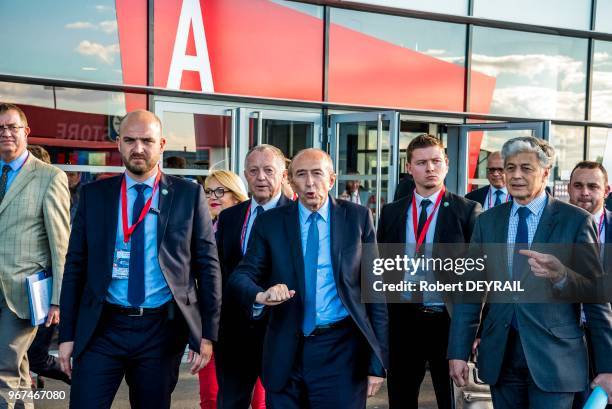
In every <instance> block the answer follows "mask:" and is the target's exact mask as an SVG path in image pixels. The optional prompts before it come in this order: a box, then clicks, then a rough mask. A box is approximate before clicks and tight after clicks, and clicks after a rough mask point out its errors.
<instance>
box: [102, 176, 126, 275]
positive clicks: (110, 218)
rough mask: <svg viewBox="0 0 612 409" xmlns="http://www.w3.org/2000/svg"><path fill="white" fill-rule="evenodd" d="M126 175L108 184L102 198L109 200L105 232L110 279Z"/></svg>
mask: <svg viewBox="0 0 612 409" xmlns="http://www.w3.org/2000/svg"><path fill="white" fill-rule="evenodd" d="M123 178H124V176H123V175H121V176H117V177H115V178H114V180H113V181H112V182H110V183H109V184H108V186H107V190H106V191H103V192H102V194H103V195H104V197H101V198H100V200H102V201H105V202H106V201H108V205H107V206H104V234H105V239H106V240H105V242H106V253H105V254H107V255H108V260H107V269H106V271H108V272H109V273H108V279H109V280H110V278H111V272H112V271H113V257H114V256H115V241H116V240H117V223H119V206H121V202H120V201H121V182H122V181H123Z"/></svg>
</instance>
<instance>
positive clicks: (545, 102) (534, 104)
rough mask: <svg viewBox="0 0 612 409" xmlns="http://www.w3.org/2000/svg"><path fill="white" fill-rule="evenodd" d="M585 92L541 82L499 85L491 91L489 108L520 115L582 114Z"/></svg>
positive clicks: (571, 116) (569, 116)
mask: <svg viewBox="0 0 612 409" xmlns="http://www.w3.org/2000/svg"><path fill="white" fill-rule="evenodd" d="M584 103H585V101H584V94H583V93H580V92H572V91H558V90H556V89H551V88H546V87H542V86H529V85H527V86H513V87H507V88H498V89H496V90H495V91H494V93H493V102H492V106H491V112H495V113H498V114H504V115H513V116H519V117H540V118H563V119H583V118H584Z"/></svg>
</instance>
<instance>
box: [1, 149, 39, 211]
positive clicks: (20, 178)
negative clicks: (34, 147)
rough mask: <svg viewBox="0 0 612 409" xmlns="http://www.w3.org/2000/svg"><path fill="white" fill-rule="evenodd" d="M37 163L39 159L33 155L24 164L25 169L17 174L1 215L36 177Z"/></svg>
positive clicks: (5, 198) (2, 207) (4, 201)
mask: <svg viewBox="0 0 612 409" xmlns="http://www.w3.org/2000/svg"><path fill="white" fill-rule="evenodd" d="M36 161H37V159H36V158H34V157H33V156H32V155H29V156H28V158H27V159H26V161H25V163H24V164H23V167H22V168H21V170H19V173H17V176H15V179H13V183H12V184H11V187H10V188H9V190H8V192H6V195H5V196H4V199H3V200H2V203H1V204H0V214H2V212H3V211H4V209H6V208H7V207H8V205H9V203H11V202H12V201H13V199H15V198H16V197H17V195H18V194H19V192H21V191H22V190H23V188H24V187H26V186H27V184H28V183H29V182H30V180H32V179H33V178H34V176H35V175H36Z"/></svg>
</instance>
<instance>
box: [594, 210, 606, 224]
mask: <svg viewBox="0 0 612 409" xmlns="http://www.w3.org/2000/svg"><path fill="white" fill-rule="evenodd" d="M603 211H604V208H603V207H602V208H601V209H599V211H598V212H595V213H594V214H592V215H591V217H592V218H593V220H595V223H596V224H598V223H599V221H600V220H601V215H602V214H603Z"/></svg>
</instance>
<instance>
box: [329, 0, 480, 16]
mask: <svg viewBox="0 0 612 409" xmlns="http://www.w3.org/2000/svg"><path fill="white" fill-rule="evenodd" d="M340 1H343V0H340ZM351 1H352V0H351ZM357 3H367V4H375V5H379V6H385V7H396V8H401V9H409V10H422V11H431V12H433V13H444V14H456V15H460V16H465V15H467V9H468V7H467V5H468V2H467V0H436V1H431V0H358V1H357Z"/></svg>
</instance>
